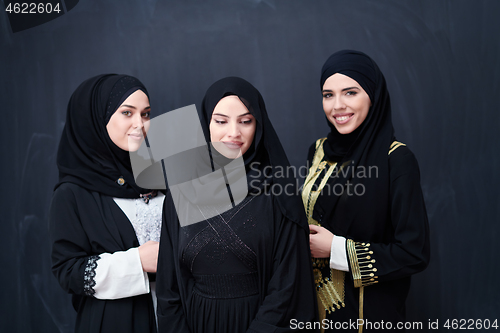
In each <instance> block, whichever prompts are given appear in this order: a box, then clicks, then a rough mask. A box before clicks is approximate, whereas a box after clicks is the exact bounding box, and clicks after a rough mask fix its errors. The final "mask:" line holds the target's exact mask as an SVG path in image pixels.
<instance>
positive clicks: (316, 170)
mask: <svg viewBox="0 0 500 333" xmlns="http://www.w3.org/2000/svg"><path fill="white" fill-rule="evenodd" d="M325 139H326V138H323V139H319V140H318V141H316V152H315V154H314V158H313V162H312V166H311V168H310V169H309V173H308V175H307V178H306V181H305V183H304V187H303V189H302V200H303V202H304V207H305V210H306V215H307V220H308V223H309V224H314V225H317V226H321V224H320V223H319V222H318V221H316V220H314V219H313V217H312V216H313V210H314V205H315V204H316V200H317V199H318V196H319V195H320V193H321V190H322V189H323V187H324V186H325V184H326V183H327V181H328V179H329V178H330V176H331V175H332V173H333V172H334V171H335V167H336V166H337V163H334V162H328V161H322V159H323V156H324V151H323V142H324V141H325ZM325 169H327V170H326V173H325V174H324V176H323V178H322V179H321V182H320V184H319V186H317V188H314V189H313V186H314V184H315V183H316V181H317V179H318V177H319V176H320V175H321V174H323V173H324V171H325ZM312 262H313V263H312V264H313V272H314V282H315V284H316V294H317V298H318V307H319V313H320V321H322V320H323V319H325V318H326V311H328V313H331V312H332V311H335V309H340V308H341V307H344V306H345V302H344V296H345V294H344V280H345V272H342V271H339V270H336V269H332V268H330V269H329V272H328V270H327V269H328V268H329V267H330V260H329V258H312ZM322 271H323V273H325V272H328V273H329V274H326V275H327V276H324V275H323V273H322ZM322 331H323V329H322Z"/></svg>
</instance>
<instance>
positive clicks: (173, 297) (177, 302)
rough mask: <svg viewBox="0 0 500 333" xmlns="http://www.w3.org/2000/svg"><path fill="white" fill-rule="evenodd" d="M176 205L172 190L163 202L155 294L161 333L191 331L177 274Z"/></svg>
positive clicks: (187, 332)
mask: <svg viewBox="0 0 500 333" xmlns="http://www.w3.org/2000/svg"><path fill="white" fill-rule="evenodd" d="M178 228H179V225H178V222H177V218H176V213H175V207H174V205H173V202H172V198H171V196H170V193H167V196H166V197H165V201H164V205H163V222H162V228H161V237H160V239H161V241H160V252H159V254H158V267H157V273H156V280H157V281H158V283H157V285H156V297H157V302H158V303H157V304H158V310H157V315H158V330H159V332H162V333H168V332H171V333H177V332H183V333H189V332H190V330H189V327H188V324H187V321H186V317H185V314H184V309H183V306H182V301H181V295H180V290H179V284H178V280H177V274H176V260H177V258H178V257H177V255H176V251H175V249H174V244H177V242H175V241H174V239H175V238H173V237H176V236H177V232H178Z"/></svg>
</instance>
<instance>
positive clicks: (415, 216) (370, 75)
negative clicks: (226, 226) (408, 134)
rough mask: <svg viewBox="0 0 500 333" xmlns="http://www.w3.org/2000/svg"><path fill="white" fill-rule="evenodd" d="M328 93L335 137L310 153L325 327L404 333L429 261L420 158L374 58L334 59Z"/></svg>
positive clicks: (308, 203) (348, 55)
mask: <svg viewBox="0 0 500 333" xmlns="http://www.w3.org/2000/svg"><path fill="white" fill-rule="evenodd" d="M321 90H322V95H323V109H324V112H325V115H326V118H327V121H328V126H329V127H330V133H329V134H328V136H327V137H326V138H322V139H319V140H317V141H316V142H315V143H314V144H313V145H312V146H311V148H310V150H309V156H308V162H309V165H311V167H310V169H309V173H308V176H307V179H306V181H305V183H304V188H303V193H302V198H303V202H304V206H305V209H306V214H307V215H308V219H309V225H310V229H311V235H310V246H311V254H312V256H313V270H314V275H315V283H316V291H317V298H318V305H319V313H320V319H323V318H327V319H329V320H331V321H328V323H329V325H326V326H324V327H323V328H324V329H325V331H330V330H331V331H333V329H335V328H337V329H339V328H340V329H344V330H346V331H353V332H357V331H359V332H361V331H362V330H363V329H364V331H365V332H371V331H380V330H384V331H385V330H391V329H393V330H403V329H400V327H398V326H397V324H398V323H400V322H404V321H405V300H406V296H407V294H408V290H409V287H410V278H411V275H412V274H415V273H417V272H420V271H422V270H423V269H424V268H425V267H426V266H427V264H428V262H429V228H428V221H427V214H426V210H425V204H424V199H423V196H422V190H421V187H420V175H419V168H418V164H417V161H416V159H415V156H414V155H413V153H412V152H411V151H410V149H408V148H407V147H406V145H405V144H403V143H400V142H398V141H396V139H395V136H394V129H393V126H392V120H391V106H390V100H389V92H388V91H387V87H386V83H385V79H384V76H383V74H382V72H381V71H380V70H379V68H378V66H377V65H376V64H375V62H374V61H373V60H372V59H371V58H370V57H368V56H367V55H366V54H364V53H362V52H358V51H351V50H344V51H339V52H336V53H334V54H333V55H332V56H330V58H329V59H328V60H327V61H326V63H325V64H324V66H323V69H322V75H321ZM358 319H363V320H364V325H349V324H350V323H353V322H354V323H355V322H356V321H357V320H358ZM359 323H361V321H359ZM335 325H336V326H335ZM380 325H384V326H380Z"/></svg>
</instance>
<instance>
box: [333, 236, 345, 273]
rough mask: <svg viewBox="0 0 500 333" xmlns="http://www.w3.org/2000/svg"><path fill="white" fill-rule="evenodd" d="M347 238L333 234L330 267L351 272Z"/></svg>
mask: <svg viewBox="0 0 500 333" xmlns="http://www.w3.org/2000/svg"><path fill="white" fill-rule="evenodd" d="M345 243H346V239H345V237H342V236H333V239H332V247H331V249H330V268H333V269H336V270H338V271H344V272H349V263H348V262H347V250H346V247H345Z"/></svg>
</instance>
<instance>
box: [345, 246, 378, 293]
mask: <svg viewBox="0 0 500 333" xmlns="http://www.w3.org/2000/svg"><path fill="white" fill-rule="evenodd" d="M347 253H348V255H349V262H350V263H351V271H352V278H353V279H354V287H356V288H359V287H366V286H369V285H372V284H374V283H378V280H377V279H378V276H376V275H375V274H376V272H377V268H376V267H374V264H375V262H376V261H375V259H373V258H372V255H373V251H372V250H370V243H359V242H354V241H353V240H352V239H348V240H347Z"/></svg>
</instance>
